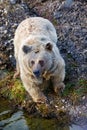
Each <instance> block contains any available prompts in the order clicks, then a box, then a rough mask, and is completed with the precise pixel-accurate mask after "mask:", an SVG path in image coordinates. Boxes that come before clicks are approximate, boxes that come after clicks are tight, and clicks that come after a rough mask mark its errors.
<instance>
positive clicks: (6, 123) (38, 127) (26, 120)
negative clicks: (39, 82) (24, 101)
mask: <svg viewBox="0 0 87 130" xmlns="http://www.w3.org/2000/svg"><path fill="white" fill-rule="evenodd" d="M0 99H1V100H0V130H87V126H86V125H85V126H80V125H74V124H72V126H68V125H66V126H64V127H63V126H59V125H58V122H57V121H55V120H53V119H50V120H48V119H40V118H31V117H29V115H28V114H26V113H24V112H23V111H22V110H17V111H16V112H13V110H12V107H11V106H10V105H9V102H8V101H7V100H5V99H3V98H0Z"/></svg>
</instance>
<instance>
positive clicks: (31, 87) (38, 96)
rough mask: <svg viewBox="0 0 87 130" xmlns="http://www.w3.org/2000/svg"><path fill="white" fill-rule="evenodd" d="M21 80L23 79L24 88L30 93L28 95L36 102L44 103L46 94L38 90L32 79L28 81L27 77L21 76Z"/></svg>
mask: <svg viewBox="0 0 87 130" xmlns="http://www.w3.org/2000/svg"><path fill="white" fill-rule="evenodd" d="M22 81H23V84H24V87H25V89H26V90H27V92H28V93H29V94H30V96H31V97H32V99H33V101H34V102H36V103H46V102H47V98H46V96H45V95H44V94H43V92H42V91H41V90H40V88H39V87H38V85H36V84H35V83H33V82H32V81H29V79H27V78H23V79H22Z"/></svg>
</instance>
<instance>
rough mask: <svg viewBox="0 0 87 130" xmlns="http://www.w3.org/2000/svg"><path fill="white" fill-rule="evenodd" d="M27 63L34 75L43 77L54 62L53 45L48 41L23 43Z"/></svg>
mask: <svg viewBox="0 0 87 130" xmlns="http://www.w3.org/2000/svg"><path fill="white" fill-rule="evenodd" d="M22 50H23V53H24V58H23V60H25V61H24V63H25V64H27V68H28V67H29V68H30V69H31V71H32V74H33V76H34V77H36V78H39V77H42V76H43V74H44V73H45V72H47V71H49V70H50V68H51V67H52V64H53V45H52V44H51V43H50V42H48V43H46V44H38V45H35V44H34V45H23V47H22Z"/></svg>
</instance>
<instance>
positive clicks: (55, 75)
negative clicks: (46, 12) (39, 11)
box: [14, 17, 65, 102]
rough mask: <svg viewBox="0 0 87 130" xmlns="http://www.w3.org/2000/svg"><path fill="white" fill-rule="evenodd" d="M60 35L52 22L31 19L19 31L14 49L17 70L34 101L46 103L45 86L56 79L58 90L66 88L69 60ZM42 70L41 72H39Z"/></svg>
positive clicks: (39, 18) (37, 18)
mask: <svg viewBox="0 0 87 130" xmlns="http://www.w3.org/2000/svg"><path fill="white" fill-rule="evenodd" d="M56 43H57V34H56V31H55V28H54V26H53V25H52V23H51V22H50V21H48V20H47V19H44V18H41V17H33V18H28V19H26V20H24V21H23V22H21V23H20V25H19V26H18V28H17V29H16V32H15V37H14V52H15V58H16V69H17V72H16V74H15V76H14V77H16V76H17V75H18V74H19V73H20V77H21V79H22V82H23V84H24V87H25V89H26V90H27V91H28V93H29V94H30V96H31V97H32V98H33V101H34V102H46V101H47V98H46V96H45V95H44V93H43V92H42V90H41V87H42V86H45V85H46V84H47V85H48V83H49V80H51V81H52V83H53V87H54V91H55V92H58V89H59V88H64V83H63V81H64V78H65V62H64V60H63V58H62V57H61V55H60V52H59V50H58V48H57V46H56ZM37 72H38V74H39V75H35V74H36V73H37Z"/></svg>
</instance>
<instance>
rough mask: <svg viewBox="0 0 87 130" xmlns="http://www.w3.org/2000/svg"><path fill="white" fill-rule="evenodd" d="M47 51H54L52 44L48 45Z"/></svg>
mask: <svg viewBox="0 0 87 130" xmlns="http://www.w3.org/2000/svg"><path fill="white" fill-rule="evenodd" d="M45 48H46V49H47V50H49V51H52V44H51V43H47V44H46V47H45Z"/></svg>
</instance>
